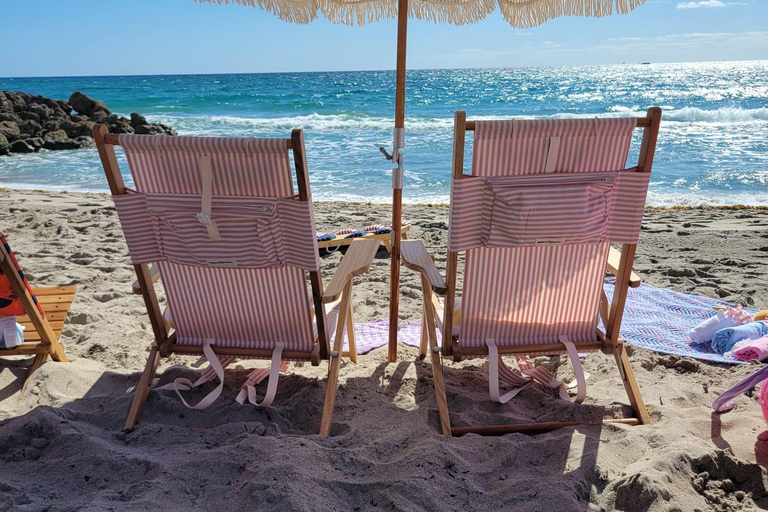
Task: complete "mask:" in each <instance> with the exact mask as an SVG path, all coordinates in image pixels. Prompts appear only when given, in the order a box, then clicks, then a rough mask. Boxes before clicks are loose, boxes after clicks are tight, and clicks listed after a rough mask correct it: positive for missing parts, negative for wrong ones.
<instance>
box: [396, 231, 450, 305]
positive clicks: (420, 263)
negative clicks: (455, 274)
mask: <svg viewBox="0 0 768 512" xmlns="http://www.w3.org/2000/svg"><path fill="white" fill-rule="evenodd" d="M401 248H402V254H401V255H402V258H403V264H404V265H405V266H406V267H408V268H410V269H411V270H415V271H416V272H419V273H420V274H422V275H423V276H426V278H427V279H428V280H429V285H430V287H431V288H432V289H433V290H434V291H436V292H437V293H439V294H441V295H442V294H445V292H446V291H447V289H448V288H447V285H446V284H445V280H444V279H443V276H442V275H440V271H439V270H437V267H436V266H435V263H434V262H433V261H432V258H431V257H430V255H429V252H428V251H427V248H426V247H424V242H422V241H421V240H409V241H407V242H403V245H402V246H401Z"/></svg>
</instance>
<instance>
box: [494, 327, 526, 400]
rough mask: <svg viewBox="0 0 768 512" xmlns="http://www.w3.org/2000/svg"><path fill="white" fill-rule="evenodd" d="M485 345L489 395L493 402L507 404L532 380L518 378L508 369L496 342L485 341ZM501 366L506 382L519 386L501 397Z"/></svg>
mask: <svg viewBox="0 0 768 512" xmlns="http://www.w3.org/2000/svg"><path fill="white" fill-rule="evenodd" d="M485 344H486V345H488V393H489V394H490V396H491V400H493V401H494V402H498V403H500V404H505V403H507V402H509V401H510V400H512V399H513V398H514V397H515V396H517V394H518V393H520V391H522V390H523V389H524V388H525V387H526V386H527V385H528V384H529V383H530V380H526V379H523V378H522V377H518V376H517V375H516V374H514V373H512V372H511V371H510V370H509V369H508V368H506V366H505V365H504V362H503V361H502V360H501V357H499V349H498V348H497V347H496V340H493V339H487V340H485ZM499 365H501V366H503V367H504V370H502V371H503V372H504V377H505V379H504V380H505V381H506V382H508V383H510V384H512V385H513V386H517V387H515V388H513V389H512V390H510V391H508V392H507V393H505V394H504V395H501V396H499ZM509 374H511V375H514V376H515V377H516V378H512V377H510V375H509ZM518 379H519V380H518ZM510 381H512V382H510Z"/></svg>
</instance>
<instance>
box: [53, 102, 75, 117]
mask: <svg viewBox="0 0 768 512" xmlns="http://www.w3.org/2000/svg"><path fill="white" fill-rule="evenodd" d="M56 103H58V104H59V108H60V109H61V111H62V112H64V114H65V115H69V114H70V113H71V112H72V105H70V104H69V103H68V102H66V101H63V100H57V101H56Z"/></svg>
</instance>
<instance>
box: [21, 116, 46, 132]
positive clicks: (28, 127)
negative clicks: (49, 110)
mask: <svg viewBox="0 0 768 512" xmlns="http://www.w3.org/2000/svg"><path fill="white" fill-rule="evenodd" d="M19 130H20V131H21V132H22V133H28V134H29V135H30V136H33V135H37V134H39V133H40V132H42V131H43V127H42V126H40V123H36V122H34V121H33V120H31V119H28V120H26V121H22V122H21V123H19Z"/></svg>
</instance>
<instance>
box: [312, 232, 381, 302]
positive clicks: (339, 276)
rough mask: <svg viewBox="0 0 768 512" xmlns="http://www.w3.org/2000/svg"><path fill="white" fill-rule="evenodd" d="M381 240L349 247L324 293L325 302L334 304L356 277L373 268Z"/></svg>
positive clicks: (357, 241) (358, 242)
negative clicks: (349, 282)
mask: <svg viewBox="0 0 768 512" xmlns="http://www.w3.org/2000/svg"><path fill="white" fill-rule="evenodd" d="M379 245H380V242H379V240H375V239H374V240H355V241H354V242H352V244H351V245H350V246H349V249H348V250H347V254H345V255H344V257H343V258H342V259H341V263H340V264H339V267H338V268H337V269H336V273H335V274H333V277H332V278H331V282H330V284H329V285H328V288H326V289H325V292H324V293H323V302H324V303H328V302H333V301H335V300H336V299H338V298H339V297H340V296H341V293H342V292H343V291H344V285H346V284H347V281H349V280H350V279H352V278H353V277H355V276H359V275H360V274H362V273H363V272H365V271H367V270H368V267H370V266H371V263H372V262H373V258H374V257H375V256H376V251H378V250H379Z"/></svg>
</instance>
